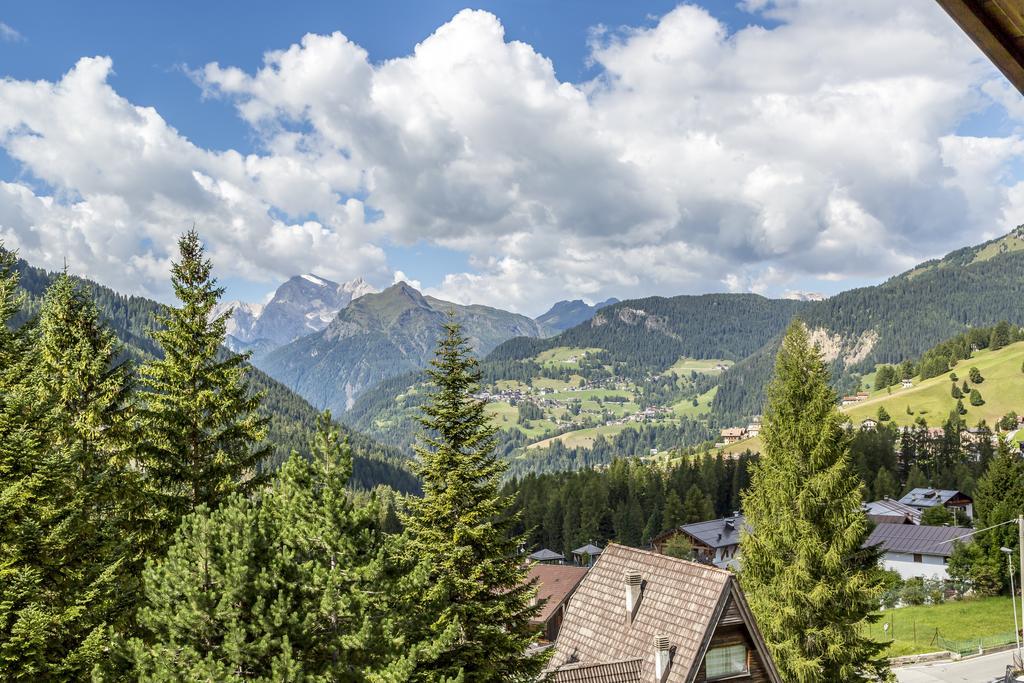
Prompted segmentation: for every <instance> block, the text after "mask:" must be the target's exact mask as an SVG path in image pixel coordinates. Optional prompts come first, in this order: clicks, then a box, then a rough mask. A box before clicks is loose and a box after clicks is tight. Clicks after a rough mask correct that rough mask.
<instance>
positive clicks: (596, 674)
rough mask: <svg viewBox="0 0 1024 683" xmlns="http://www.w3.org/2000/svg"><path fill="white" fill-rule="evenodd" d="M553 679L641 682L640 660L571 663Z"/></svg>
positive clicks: (573, 682)
mask: <svg viewBox="0 0 1024 683" xmlns="http://www.w3.org/2000/svg"><path fill="white" fill-rule="evenodd" d="M552 680H553V681H555V683H640V660H639V659H625V660H623V661H621V662H607V663H605V664H570V665H569V666H567V667H564V668H562V669H559V670H558V671H556V672H555V675H554V677H553V678H552Z"/></svg>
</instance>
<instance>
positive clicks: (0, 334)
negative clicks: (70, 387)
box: [0, 247, 53, 680]
mask: <svg viewBox="0 0 1024 683" xmlns="http://www.w3.org/2000/svg"><path fill="white" fill-rule="evenodd" d="M15 263H16V257H15V255H14V254H13V253H11V252H9V251H6V250H4V249H3V248H2V247H0V671H4V672H5V675H6V676H7V677H8V678H10V679H11V680H34V679H39V678H45V677H47V676H48V675H49V674H50V664H49V660H48V652H47V645H46V641H47V639H48V638H49V637H50V635H51V634H52V624H53V618H52V614H50V613H49V611H45V612H42V613H40V612H39V611H38V609H37V607H38V605H39V600H38V596H39V595H40V593H41V591H42V590H43V576H42V575H41V573H40V571H39V569H38V566H37V562H36V558H37V556H38V553H39V552H40V547H41V544H42V541H43V535H42V531H41V529H40V528H39V525H38V523H37V520H36V514H37V510H38V508H39V507H40V506H42V505H43V504H44V501H45V495H46V494H45V488H46V487H45V478H44V476H43V474H42V460H43V457H44V456H43V452H42V444H43V438H42V436H43V433H42V429H41V418H42V411H40V409H39V406H38V393H37V392H36V390H35V387H34V386H33V383H32V381H31V369H32V367H33V364H34V360H35V344H34V338H35V334H34V330H33V329H32V328H31V327H30V326H22V327H20V328H18V329H13V325H12V323H13V321H14V317H15V316H16V315H17V314H18V312H19V311H20V309H21V307H22V305H23V304H24V297H23V296H22V295H21V294H20V292H19V290H18V272H17V270H16V269H15Z"/></svg>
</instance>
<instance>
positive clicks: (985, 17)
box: [938, 0, 1024, 94]
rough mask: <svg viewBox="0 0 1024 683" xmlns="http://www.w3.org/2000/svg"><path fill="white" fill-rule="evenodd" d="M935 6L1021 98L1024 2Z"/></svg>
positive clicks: (951, 0)
mask: <svg viewBox="0 0 1024 683" xmlns="http://www.w3.org/2000/svg"><path fill="white" fill-rule="evenodd" d="M938 3H939V5H941V6H942V8H943V9H944V10H946V12H947V13H948V14H949V16H951V17H953V20H954V21H955V22H956V23H957V24H959V25H960V28H962V29H963V30H964V33H966V34H967V35H968V36H969V37H970V39H971V40H973V41H974V43H975V44H976V45H977V46H978V47H980V48H981V51H982V52H984V53H985V55H986V56H987V57H988V58H989V59H991V60H992V63H994V64H995V65H996V66H997V67H999V70H1000V71H1002V72H1003V75H1005V76H1006V78H1007V79H1009V81H1010V83H1013V85H1014V86H1015V87H1016V88H1017V90H1019V91H1020V92H1021V93H1022V94H1024V0H938Z"/></svg>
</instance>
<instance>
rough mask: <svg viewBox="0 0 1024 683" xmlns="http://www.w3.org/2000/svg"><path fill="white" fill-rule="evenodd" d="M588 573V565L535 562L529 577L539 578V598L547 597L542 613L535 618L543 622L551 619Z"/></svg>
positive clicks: (531, 579) (532, 578)
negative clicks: (572, 565)
mask: <svg viewBox="0 0 1024 683" xmlns="http://www.w3.org/2000/svg"><path fill="white" fill-rule="evenodd" d="M586 575H587V568H586V567H569V566H566V565H559V564H535V565H533V566H532V567H530V571H529V574H528V575H527V579H528V580H530V581H533V580H534V579H536V580H537V599H538V600H544V599H547V602H546V603H545V604H544V607H543V608H541V611H540V614H538V615H537V616H536V617H534V619H533V620H534V621H536V622H541V623H543V622H546V621H547V620H548V619H550V618H551V615H552V614H553V613H554V611H555V610H556V609H558V606H559V605H560V604H562V601H563V600H565V598H566V597H568V596H569V594H571V593H572V592H573V590H575V588H576V586H578V585H579V583H580V581H582V580H583V577H584V576H586Z"/></svg>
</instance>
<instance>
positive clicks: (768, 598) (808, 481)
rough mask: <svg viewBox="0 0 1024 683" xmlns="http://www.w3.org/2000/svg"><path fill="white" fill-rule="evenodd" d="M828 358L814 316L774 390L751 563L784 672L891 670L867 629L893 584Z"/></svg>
mask: <svg viewBox="0 0 1024 683" xmlns="http://www.w3.org/2000/svg"><path fill="white" fill-rule="evenodd" d="M835 404H836V400H835V395H834V393H833V391H832V389H831V388H830V387H829V377H828V370H827V369H826V367H825V364H824V362H823V361H822V358H821V355H820V352H819V351H818V349H817V347H812V346H811V345H810V342H809V340H808V334H807V329H806V327H805V326H804V324H803V323H802V322H799V321H797V322H794V323H793V324H792V325H791V326H790V328H789V330H788V331H787V333H786V336H785V339H784V340H783V342H782V347H781V349H780V350H779V353H778V357H777V359H776V365H775V377H774V379H773V381H772V383H771V385H770V387H769V390H768V404H767V408H766V411H765V420H764V427H763V429H762V430H761V438H762V440H763V442H764V449H763V452H762V456H761V460H760V462H759V463H758V464H757V465H756V466H755V469H754V474H753V479H752V484H751V487H750V488H749V489H748V491H747V494H746V495H745V496H744V500H743V503H744V504H743V509H744V513H745V515H746V520H747V522H748V523H749V524H750V526H751V528H752V529H753V533H751V534H748V533H746V532H744V533H743V534H742V537H741V545H742V553H743V569H742V572H741V574H740V579H741V581H742V584H743V587H744V589H745V590H746V593H747V596H748V598H749V600H750V606H751V608H752V609H753V611H754V614H755V616H756V617H757V620H758V624H759V626H760V627H761V631H762V632H763V633H764V636H765V639H766V641H767V642H768V645H769V647H770V648H771V651H772V654H773V655H774V657H775V661H776V663H777V664H778V666H779V668H780V670H781V672H782V677H783V678H784V679H786V680H787V681H792V682H793V683H817V682H819V681H820V682H822V683H824V682H826V681H867V680H874V677H875V676H879V675H881V676H884V675H886V672H887V670H888V663H887V661H886V660H885V658H884V657H882V656H881V651H882V649H883V647H884V646H883V645H880V644H878V643H876V642H874V641H873V640H871V639H870V638H868V637H867V636H866V635H863V634H862V633H861V630H860V625H861V624H862V623H863V622H864V621H865V620H868V621H870V620H871V619H872V617H871V613H872V612H873V611H874V610H876V609H877V608H878V605H879V600H880V598H881V596H882V593H883V592H884V575H883V572H882V571H881V570H880V569H879V567H878V553H877V551H876V550H873V549H871V550H864V549H862V547H861V546H862V545H863V543H864V541H865V540H866V539H867V537H868V534H869V531H870V529H869V525H868V520H867V518H866V516H865V515H864V513H863V511H862V510H861V500H862V486H863V485H862V484H861V482H860V480H859V478H858V477H857V476H856V474H855V473H854V472H853V470H852V468H851V465H850V462H849V454H848V441H849V438H850V437H849V436H848V435H847V434H846V432H845V431H844V430H843V428H842V426H841V425H842V422H843V418H842V417H841V416H840V414H839V412H838V410H837V409H836V405H835Z"/></svg>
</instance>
